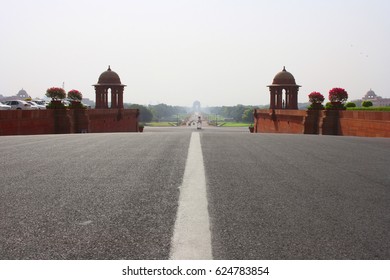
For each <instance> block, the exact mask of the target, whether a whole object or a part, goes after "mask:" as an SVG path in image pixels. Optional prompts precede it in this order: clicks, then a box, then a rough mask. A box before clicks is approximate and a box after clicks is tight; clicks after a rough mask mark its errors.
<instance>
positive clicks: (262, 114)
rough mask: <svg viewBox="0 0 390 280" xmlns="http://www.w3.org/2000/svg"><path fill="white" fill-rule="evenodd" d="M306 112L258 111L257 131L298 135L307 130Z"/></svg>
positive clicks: (256, 116) (256, 114)
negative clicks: (305, 122)
mask: <svg viewBox="0 0 390 280" xmlns="http://www.w3.org/2000/svg"><path fill="white" fill-rule="evenodd" d="M305 116H306V111H301V110H258V109H257V110H256V111H255V131H256V132H272V133H298V134H302V133H304V130H305V124H304V119H305Z"/></svg>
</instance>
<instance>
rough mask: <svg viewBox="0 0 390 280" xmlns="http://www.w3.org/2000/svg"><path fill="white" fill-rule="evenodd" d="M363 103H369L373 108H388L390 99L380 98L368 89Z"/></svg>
mask: <svg viewBox="0 0 390 280" xmlns="http://www.w3.org/2000/svg"><path fill="white" fill-rule="evenodd" d="M362 100H363V101H371V102H372V105H373V106H376V107H381V106H390V98H382V96H378V95H376V93H375V92H374V91H373V90H372V89H370V90H369V91H367V93H366V94H365V95H364V97H363V98H362Z"/></svg>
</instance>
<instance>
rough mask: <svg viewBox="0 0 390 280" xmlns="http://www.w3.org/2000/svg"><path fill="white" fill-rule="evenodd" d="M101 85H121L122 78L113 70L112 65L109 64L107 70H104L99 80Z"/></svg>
mask: <svg viewBox="0 0 390 280" xmlns="http://www.w3.org/2000/svg"><path fill="white" fill-rule="evenodd" d="M98 84H99V85H121V84H122V83H121V79H120V78H119V75H118V74H117V73H115V72H114V71H112V70H111V68H110V66H108V69H107V71H104V72H103V73H102V74H101V75H100V76H99V80H98Z"/></svg>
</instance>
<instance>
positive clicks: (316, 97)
mask: <svg viewBox="0 0 390 280" xmlns="http://www.w3.org/2000/svg"><path fill="white" fill-rule="evenodd" d="M324 100H325V97H324V96H323V95H322V94H321V93H319V92H316V91H313V92H312V93H310V94H309V101H310V102H311V103H319V104H321V103H322V102H324Z"/></svg>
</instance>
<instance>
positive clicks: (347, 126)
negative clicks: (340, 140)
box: [339, 110, 390, 137]
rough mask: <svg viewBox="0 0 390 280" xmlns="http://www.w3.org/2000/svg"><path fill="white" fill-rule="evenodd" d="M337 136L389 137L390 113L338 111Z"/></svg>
mask: <svg viewBox="0 0 390 280" xmlns="http://www.w3.org/2000/svg"><path fill="white" fill-rule="evenodd" d="M339 135H345V136H347V135H349V136H366V137H390V112H373V111H371V112H370V111H348V110H347V111H340V124H339Z"/></svg>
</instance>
